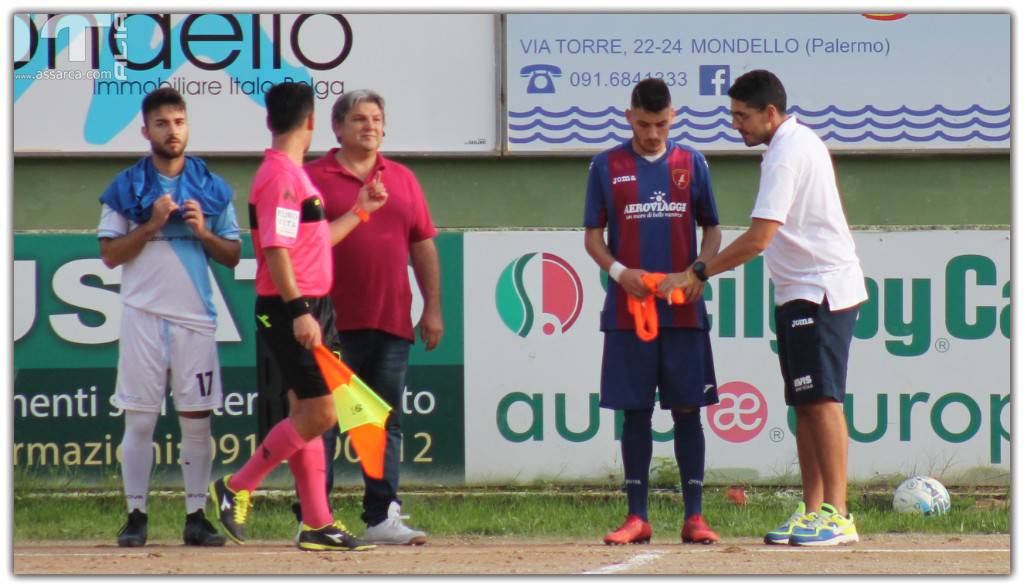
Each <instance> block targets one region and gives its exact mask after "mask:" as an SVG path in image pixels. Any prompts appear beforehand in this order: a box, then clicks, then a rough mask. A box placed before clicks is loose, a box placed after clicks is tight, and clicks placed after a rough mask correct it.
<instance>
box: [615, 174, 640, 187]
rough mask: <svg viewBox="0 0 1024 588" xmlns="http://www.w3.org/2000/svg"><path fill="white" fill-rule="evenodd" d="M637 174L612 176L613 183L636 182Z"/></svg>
mask: <svg viewBox="0 0 1024 588" xmlns="http://www.w3.org/2000/svg"><path fill="white" fill-rule="evenodd" d="M635 181H636V176H615V177H614V178H612V185H613V186H614V185H615V184H621V183H622V182H635Z"/></svg>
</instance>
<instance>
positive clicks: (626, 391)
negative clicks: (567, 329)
mask: <svg viewBox="0 0 1024 588" xmlns="http://www.w3.org/2000/svg"><path fill="white" fill-rule="evenodd" d="M656 390H657V392H658V401H659V403H660V404H661V408H664V409H671V408H675V407H700V406H707V405H709V404H718V383H717V382H716V380H715V364H714V361H713V359H712V357H711V337H710V335H708V332H707V331H702V330H699V329H666V328H662V329H661V331H660V333H659V334H658V338H657V339H655V340H654V341H651V342H650V343H645V342H643V341H641V340H640V338H639V337H637V336H636V333H635V332H633V331H625V330H622V331H606V332H605V334H604V357H603V358H602V360H601V406H602V407H604V408H613V409H616V410H639V409H647V408H653V407H654V393H655V391H656Z"/></svg>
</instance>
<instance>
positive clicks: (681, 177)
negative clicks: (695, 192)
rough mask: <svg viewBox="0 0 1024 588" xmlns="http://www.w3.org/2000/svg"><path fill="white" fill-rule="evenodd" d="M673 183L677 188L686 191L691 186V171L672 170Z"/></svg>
mask: <svg viewBox="0 0 1024 588" xmlns="http://www.w3.org/2000/svg"><path fill="white" fill-rule="evenodd" d="M672 183H673V184H675V185H676V188H679V189H680V190H685V189H686V187H687V186H689V185H690V170H688V169H674V170H672Z"/></svg>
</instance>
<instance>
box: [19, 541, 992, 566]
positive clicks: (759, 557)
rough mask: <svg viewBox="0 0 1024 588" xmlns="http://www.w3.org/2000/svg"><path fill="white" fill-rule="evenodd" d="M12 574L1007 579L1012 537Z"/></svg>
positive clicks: (91, 552) (45, 549) (563, 549)
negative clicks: (974, 576) (989, 576)
mask: <svg viewBox="0 0 1024 588" xmlns="http://www.w3.org/2000/svg"><path fill="white" fill-rule="evenodd" d="M13 563H14V573H15V574H204V575H206V574H245V575H262V574H581V573H591V574H594V573H599V574H715V575H717V574H911V575H912V574H1009V573H1010V563H1011V552H1010V536H1009V535H970V536H963V537H959V536H948V535H880V536H872V537H866V538H862V540H861V542H860V543H859V544H857V545H856V546H853V547H841V548H818V549H814V548H796V547H769V546H767V545H764V544H763V543H761V542H760V540H759V539H757V538H739V539H736V538H730V539H726V540H723V541H722V543H720V544H717V545H711V546H704V545H699V546H697V545H681V544H678V543H670V542H665V543H653V544H651V545H636V546H626V547H607V546H604V545H595V544H585V543H579V542H574V543H553V542H551V541H540V540H538V541H530V540H518V541H513V540H509V539H489V538H488V539H481V538H469V539H458V538H436V539H433V540H432V541H431V542H430V543H428V544H427V545H425V546H422V547H395V546H389V547H378V548H377V549H376V550H374V551H369V552H362V553H327V554H325V553H307V552H302V551H299V550H298V549H296V548H295V547H294V546H292V545H290V544H288V543H284V542H255V543H249V544H246V545H244V546H235V545H229V546H227V547H223V548H206V549H200V548H186V547H184V546H181V545H159V544H151V545H147V546H146V547H143V548H139V549H120V548H117V547H115V546H111V545H97V544H95V543H86V542H73V543H27V544H16V545H15V546H14V551H13Z"/></svg>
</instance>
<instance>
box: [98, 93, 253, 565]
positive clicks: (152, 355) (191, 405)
mask: <svg viewBox="0 0 1024 588" xmlns="http://www.w3.org/2000/svg"><path fill="white" fill-rule="evenodd" d="M142 118H143V125H144V126H143V127H142V135H143V137H144V138H145V139H146V140H147V141H149V144H150V149H151V153H150V155H148V156H146V157H143V158H142V159H140V160H139V161H138V162H137V163H136V164H135V165H133V166H131V167H129V168H127V169H125V170H124V171H122V172H121V173H119V174H118V175H117V176H116V177H115V178H114V181H113V182H112V183H111V185H110V186H109V187H108V188H107V190H106V191H105V192H104V193H103V195H102V196H101V197H100V202H101V203H102V204H103V208H102V213H101V218H100V224H99V229H98V231H97V233H98V237H99V241H100V253H101V255H102V257H103V262H104V263H105V264H106V265H107V266H108V267H111V268H114V267H117V266H122V268H123V269H122V278H121V302H122V303H123V314H122V317H121V335H120V342H119V345H118V361H117V388H116V392H115V396H114V404H115V405H116V406H117V407H118V408H121V409H123V410H124V415H125V430H124V437H123V439H122V441H121V474H122V478H123V481H124V493H125V498H126V499H127V503H128V512H129V514H128V520H127V522H126V523H125V524H124V526H123V527H122V528H121V530H120V532H119V533H118V538H117V543H118V545H120V546H121V547H140V546H143V545H145V544H146V539H147V532H148V516H147V514H146V512H147V509H146V497H147V494H148V492H149V477H150V472H151V470H152V467H153V447H152V442H153V433H154V431H155V429H156V425H157V420H158V419H159V416H160V413H161V410H162V408H163V406H164V400H165V394H166V392H167V390H166V389H167V383H168V381H169V382H170V390H171V392H170V393H171V397H172V398H173V399H174V408H175V410H176V412H177V413H178V423H179V426H180V429H181V444H180V455H179V461H180V463H181V469H182V477H183V480H184V486H185V507H186V517H185V528H184V534H183V536H184V542H185V544H186V545H200V546H219V545H223V544H224V541H225V538H224V536H223V535H220V534H218V533H217V532H216V530H215V529H214V527H213V526H212V525H211V524H210V522H209V521H208V520H207V519H206V517H205V515H204V513H203V507H204V506H205V504H206V499H207V486H208V484H209V482H210V469H211V465H212V445H211V438H210V413H211V411H212V410H213V409H215V408H218V407H220V406H221V381H220V363H219V361H218V359H217V342H216V340H215V337H214V333H215V331H216V326H217V322H216V319H217V317H216V311H215V309H214V305H213V289H212V284H211V275H210V271H209V267H208V259H209V258H213V260H214V261H217V262H218V263H221V264H222V265H225V266H227V267H234V266H235V265H237V264H238V260H239V254H240V251H241V241H240V240H239V239H240V237H239V230H238V221H237V219H236V216H235V210H234V207H233V206H232V204H231V197H232V191H231V188H230V187H229V186H228V185H227V183H226V182H225V181H224V180H223V179H221V178H220V177H218V176H216V175H214V174H213V173H211V172H210V171H209V170H208V169H207V167H206V164H205V163H204V162H203V161H202V160H201V159H198V158H195V157H191V156H186V155H185V146H186V144H187V143H188V118H187V114H186V110H185V101H184V99H183V98H182V97H181V95H180V94H179V93H178V92H177V91H175V90H173V89H171V88H159V89H157V90H154V91H153V92H151V93H149V94H148V95H147V96H146V97H145V99H144V100H143V102H142ZM168 372H170V377H168Z"/></svg>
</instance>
